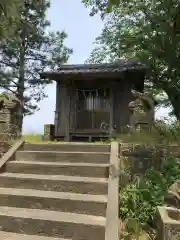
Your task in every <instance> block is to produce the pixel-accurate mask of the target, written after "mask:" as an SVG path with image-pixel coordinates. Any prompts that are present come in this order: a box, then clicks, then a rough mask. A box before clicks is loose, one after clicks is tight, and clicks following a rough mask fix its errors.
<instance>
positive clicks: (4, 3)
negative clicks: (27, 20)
mask: <svg viewBox="0 0 180 240" xmlns="http://www.w3.org/2000/svg"><path fill="white" fill-rule="evenodd" d="M22 4H23V1H22V0H1V2H0V22H1V24H0V41H2V40H7V39H8V38H10V37H11V36H12V34H13V30H14V28H15V26H16V24H17V22H18V21H19V13H20V6H22Z"/></svg>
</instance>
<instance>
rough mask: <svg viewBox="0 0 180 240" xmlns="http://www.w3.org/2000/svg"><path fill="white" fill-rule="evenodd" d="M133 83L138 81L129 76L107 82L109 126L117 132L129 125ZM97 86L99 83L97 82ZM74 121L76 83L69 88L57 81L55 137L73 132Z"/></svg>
mask: <svg viewBox="0 0 180 240" xmlns="http://www.w3.org/2000/svg"><path fill="white" fill-rule="evenodd" d="M136 78H137V77H136ZM141 81H142V80H141ZM135 82H138V80H137V81H135V77H133V78H132V80H131V77H130V75H129V76H128V77H127V78H125V79H124V80H123V79H120V80H119V81H115V82H114V81H113V80H109V88H110V89H111V97H112V99H111V100H110V101H111V104H112V107H111V110H110V114H111V119H110V124H112V126H113V125H116V129H117V132H120V131H121V130H122V128H124V127H126V126H127V125H129V122H130V111H129V108H128V104H129V103H130V101H132V100H133V96H132V94H131V89H132V85H133V84H134V83H135ZM99 84H100V81H98V85H99ZM102 85H103V84H102ZM78 87H79V86H78ZM102 87H103V86H102ZM141 90H142V89H141ZM76 120H77V119H76V81H74V83H72V84H71V85H69V86H68V85H67V84H65V83H63V82H60V81H59V82H57V91H56V111H55V137H63V136H67V134H68V131H71V132H74V131H75V126H76Z"/></svg>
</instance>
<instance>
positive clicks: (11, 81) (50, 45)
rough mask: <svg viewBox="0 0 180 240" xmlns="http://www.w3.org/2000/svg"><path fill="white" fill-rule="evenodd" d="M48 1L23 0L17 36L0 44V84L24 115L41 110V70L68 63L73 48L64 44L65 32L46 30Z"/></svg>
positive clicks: (21, 119)
mask: <svg viewBox="0 0 180 240" xmlns="http://www.w3.org/2000/svg"><path fill="white" fill-rule="evenodd" d="M49 7H50V2H49V1H48V0H24V4H23V5H21V15H20V21H19V22H18V24H17V26H16V30H15V33H16V34H15V35H14V36H13V37H12V38H11V39H10V40H8V41H7V42H6V43H4V42H2V43H1V45H0V53H1V58H0V86H1V87H3V88H5V89H8V90H9V91H11V92H13V93H14V94H16V96H17V97H18V98H19V99H20V100H21V102H22V109H21V111H20V112H21V117H20V120H19V127H20V129H22V122H23V115H24V114H26V115H27V114H32V113H34V111H36V110H38V105H37V102H39V101H40V100H42V99H43V98H44V97H46V95H45V93H44V87H45V86H46V85H47V84H48V83H50V82H49V81H48V80H42V79H41V78H40V73H41V72H43V71H44V70H47V69H48V70H54V69H57V68H58V66H59V65H60V64H62V63H65V62H67V60H68V58H69V56H70V54H71V53H72V50H71V49H69V48H67V47H65V46H64V40H65V39H66V37H67V35H66V33H65V32H56V33H47V28H48V27H49V26H50V23H49V22H48V21H47V20H46V11H47V9H48V8H49Z"/></svg>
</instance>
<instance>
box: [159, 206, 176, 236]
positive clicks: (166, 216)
mask: <svg viewBox="0 0 180 240" xmlns="http://www.w3.org/2000/svg"><path fill="white" fill-rule="evenodd" d="M157 229H158V237H157V239H158V240H180V210H179V209H177V208H172V207H166V206H163V207H158V209H157Z"/></svg>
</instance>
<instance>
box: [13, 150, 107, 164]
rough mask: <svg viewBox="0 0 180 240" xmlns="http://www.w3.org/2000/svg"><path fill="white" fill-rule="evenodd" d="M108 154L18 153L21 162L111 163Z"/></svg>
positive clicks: (17, 156) (17, 157)
mask: <svg viewBox="0 0 180 240" xmlns="http://www.w3.org/2000/svg"><path fill="white" fill-rule="evenodd" d="M109 157H110V156H109V153H107V152H105V153H104V152H101V153H100V152H99V153H98V152H60V151H17V153H16V159H18V160H20V161H43V162H46V161H47V162H59V161H62V162H86V163H109Z"/></svg>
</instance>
